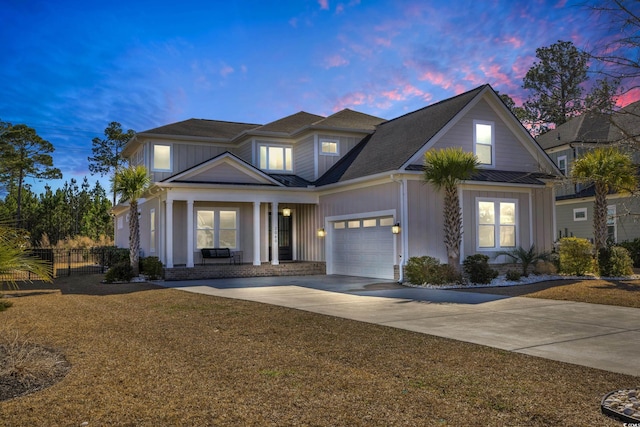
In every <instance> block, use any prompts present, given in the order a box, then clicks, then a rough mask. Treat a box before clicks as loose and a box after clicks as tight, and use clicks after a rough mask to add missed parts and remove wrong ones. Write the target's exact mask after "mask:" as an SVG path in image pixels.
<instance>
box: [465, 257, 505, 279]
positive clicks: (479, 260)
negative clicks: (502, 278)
mask: <svg viewBox="0 0 640 427" xmlns="http://www.w3.org/2000/svg"><path fill="white" fill-rule="evenodd" d="M462 264H463V266H464V272H465V273H466V275H467V276H468V277H469V281H471V283H481V284H486V283H491V281H492V280H493V279H495V278H496V277H498V272H497V271H496V270H494V269H492V268H491V267H489V257H488V256H486V255H482V254H476V255H470V256H468V257H467V259H465V260H464V262H463V263H462Z"/></svg>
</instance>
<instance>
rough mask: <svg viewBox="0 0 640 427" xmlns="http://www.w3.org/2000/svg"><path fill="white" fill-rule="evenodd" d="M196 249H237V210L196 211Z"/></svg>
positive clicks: (204, 209)
mask: <svg viewBox="0 0 640 427" xmlns="http://www.w3.org/2000/svg"><path fill="white" fill-rule="evenodd" d="M195 227H196V230H195V234H196V238H195V242H196V249H202V248H229V249H237V248H238V210H237V209H206V208H203V209H196V221H195Z"/></svg>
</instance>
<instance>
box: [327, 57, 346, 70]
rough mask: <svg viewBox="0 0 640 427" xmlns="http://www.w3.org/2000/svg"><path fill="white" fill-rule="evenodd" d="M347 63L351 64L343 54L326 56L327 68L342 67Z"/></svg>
mask: <svg viewBox="0 0 640 427" xmlns="http://www.w3.org/2000/svg"><path fill="white" fill-rule="evenodd" d="M345 65H349V61H348V60H347V59H345V58H343V57H342V56H341V55H333V56H330V57H328V58H325V64H324V67H325V68H335V67H342V66H345Z"/></svg>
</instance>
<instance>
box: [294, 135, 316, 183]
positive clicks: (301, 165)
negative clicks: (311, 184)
mask: <svg viewBox="0 0 640 427" xmlns="http://www.w3.org/2000/svg"><path fill="white" fill-rule="evenodd" d="M313 146H314V144H313V135H309V136H308V137H306V138H304V139H302V140H300V141H298V143H297V144H296V145H294V146H293V171H294V173H295V174H296V175H298V176H299V177H301V178H304V179H306V180H307V181H315V180H316V178H317V177H316V176H315V170H314V169H315V168H314V155H313Z"/></svg>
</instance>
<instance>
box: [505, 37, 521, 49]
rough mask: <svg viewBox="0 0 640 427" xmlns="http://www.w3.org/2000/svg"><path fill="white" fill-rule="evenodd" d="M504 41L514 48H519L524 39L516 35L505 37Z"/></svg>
mask: <svg viewBox="0 0 640 427" xmlns="http://www.w3.org/2000/svg"><path fill="white" fill-rule="evenodd" d="M504 41H505V42H506V43H508V44H510V45H512V46H513V47H514V48H516V49H520V48H521V47H522V45H524V41H523V40H522V39H520V38H518V37H516V36H511V37H507V38H506V39H505V40H504Z"/></svg>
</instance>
